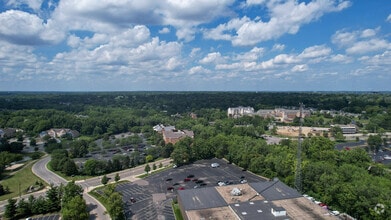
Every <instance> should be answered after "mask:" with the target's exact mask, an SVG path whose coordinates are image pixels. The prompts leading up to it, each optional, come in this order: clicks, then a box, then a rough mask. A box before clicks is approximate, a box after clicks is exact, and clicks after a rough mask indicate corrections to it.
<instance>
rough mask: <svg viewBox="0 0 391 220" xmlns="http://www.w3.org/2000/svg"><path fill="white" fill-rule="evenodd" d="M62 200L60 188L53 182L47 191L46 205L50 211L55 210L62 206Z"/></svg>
mask: <svg viewBox="0 0 391 220" xmlns="http://www.w3.org/2000/svg"><path fill="white" fill-rule="evenodd" d="M60 201H61V199H60V188H59V187H57V186H54V185H53V184H51V185H50V188H49V190H48V191H46V203H47V205H46V207H47V209H48V211H49V212H54V211H57V210H59V209H60V207H61V204H60Z"/></svg>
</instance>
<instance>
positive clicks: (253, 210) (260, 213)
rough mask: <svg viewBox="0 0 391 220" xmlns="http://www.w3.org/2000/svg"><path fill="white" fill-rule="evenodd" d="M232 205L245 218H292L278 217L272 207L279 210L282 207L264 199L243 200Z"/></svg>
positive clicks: (244, 219) (271, 219) (274, 219)
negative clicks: (273, 212)
mask: <svg viewBox="0 0 391 220" xmlns="http://www.w3.org/2000/svg"><path fill="white" fill-rule="evenodd" d="M230 207H231V208H232V210H234V211H235V213H236V214H237V215H238V216H239V217H240V219H243V220H255V219H262V220H269V219H270V220H276V219H291V218H290V217H289V216H280V217H276V216H274V215H273V214H272V211H271V209H272V208H273V209H274V210H276V211H278V210H280V209H281V208H280V207H278V206H276V205H274V204H273V203H271V202H267V201H264V200H256V201H250V202H241V203H235V204H231V205H230Z"/></svg>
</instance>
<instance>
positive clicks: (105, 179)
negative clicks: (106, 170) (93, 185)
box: [100, 175, 109, 185]
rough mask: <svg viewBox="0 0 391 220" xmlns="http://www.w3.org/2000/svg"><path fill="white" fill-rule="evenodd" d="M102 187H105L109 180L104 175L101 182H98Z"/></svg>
mask: <svg viewBox="0 0 391 220" xmlns="http://www.w3.org/2000/svg"><path fill="white" fill-rule="evenodd" d="M100 182H101V183H102V184H103V185H106V184H107V183H108V182H109V178H107V176H106V175H103V177H102V180H101V181H100Z"/></svg>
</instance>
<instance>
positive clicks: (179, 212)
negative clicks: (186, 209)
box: [172, 203, 183, 220]
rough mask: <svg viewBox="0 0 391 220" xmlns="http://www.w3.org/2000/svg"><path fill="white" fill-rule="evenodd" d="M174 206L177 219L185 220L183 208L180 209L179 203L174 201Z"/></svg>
mask: <svg viewBox="0 0 391 220" xmlns="http://www.w3.org/2000/svg"><path fill="white" fill-rule="evenodd" d="M172 207H173V210H174V215H175V219H176V220H183V216H182V213H181V210H180V209H179V205H178V203H173V204H172Z"/></svg>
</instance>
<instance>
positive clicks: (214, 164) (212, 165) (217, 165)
mask: <svg viewBox="0 0 391 220" xmlns="http://www.w3.org/2000/svg"><path fill="white" fill-rule="evenodd" d="M210 166H211V167H212V168H216V167H219V166H220V164H218V163H212V164H211V165H210Z"/></svg>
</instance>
